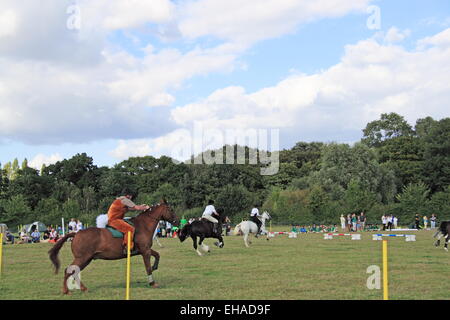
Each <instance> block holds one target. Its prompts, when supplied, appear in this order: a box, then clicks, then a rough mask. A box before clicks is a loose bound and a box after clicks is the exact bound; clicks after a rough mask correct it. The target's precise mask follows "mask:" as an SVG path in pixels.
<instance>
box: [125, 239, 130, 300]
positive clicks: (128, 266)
mask: <svg viewBox="0 0 450 320" xmlns="http://www.w3.org/2000/svg"><path fill="white" fill-rule="evenodd" d="M130 245H131V232H130V231H128V245H127V286H126V294H125V300H130V261H131V250H130Z"/></svg>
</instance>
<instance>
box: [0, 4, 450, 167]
mask: <svg viewBox="0 0 450 320" xmlns="http://www.w3.org/2000/svg"><path fill="white" fill-rule="evenodd" d="M102 1H103V0H98V3H102ZM62 2H63V4H58V5H55V7H53V8H50V7H42V8H41V7H39V8H35V7H33V6H35V5H34V4H32V2H30V1H25V2H24V3H22V4H17V3H15V2H14V1H9V0H8V1H6V3H5V4H2V5H1V6H3V8H0V9H3V10H0V12H1V11H3V12H4V14H3V16H2V15H1V14H0V26H2V25H1V24H2V23H3V24H4V25H3V29H4V30H7V31H8V30H11V31H10V32H9V33H8V32H6V33H5V32H4V33H3V34H2V33H0V70H3V71H0V116H1V117H3V119H6V118H10V120H9V121H8V122H4V123H2V122H1V121H0V126H1V127H3V130H2V129H0V163H1V164H2V165H3V164H5V163H6V162H8V161H12V160H13V159H14V158H18V159H19V161H22V160H23V159H24V158H27V159H28V160H29V161H30V160H34V162H33V164H35V165H36V166H39V165H40V164H41V163H43V162H44V163H51V162H54V161H56V160H58V159H62V158H70V157H71V156H73V155H75V154H76V153H81V152H86V153H87V154H88V155H89V156H91V157H93V158H94V163H95V164H97V165H99V166H101V165H107V166H112V165H113V164H115V163H118V162H120V161H121V160H124V159H126V158H127V157H128V156H136V155H147V154H150V155H154V156H160V155H161V154H167V155H170V150H171V148H174V147H176V146H175V144H177V143H178V144H179V143H182V142H180V141H181V140H180V139H181V137H182V136H183V132H186V131H181V130H188V131H189V130H191V128H192V125H193V123H194V122H196V121H202V122H204V123H206V124H207V125H208V126H212V127H217V128H225V127H226V126H231V127H232V126H236V127H239V128H242V127H243V126H244V127H245V126H246V123H248V127H249V128H266V129H271V128H278V129H280V138H281V140H280V147H281V148H290V147H292V146H293V144H294V143H295V142H297V141H313V140H315V141H338V142H353V141H357V140H359V139H360V138H361V130H362V129H363V125H364V124H366V123H367V121H370V120H375V119H377V116H379V114H380V113H381V112H398V113H400V114H402V115H404V116H405V117H406V118H407V119H408V120H409V121H415V119H417V118H418V117H420V116H423V115H424V114H426V115H430V116H433V117H435V118H442V117H444V116H448V114H449V112H447V110H448V107H447V106H445V102H447V101H448V100H446V98H448V97H449V96H450V95H447V93H448V92H449V90H448V88H446V87H444V88H440V84H442V79H443V78H445V74H444V71H445V68H447V65H450V63H445V62H450V60H446V59H448V58H449V54H448V47H447V45H448V43H450V40H449V42H447V40H448V39H447V38H446V36H447V33H445V31H446V30H448V28H449V27H450V4H449V2H448V1H444V0H442V1H438V0H435V1H426V2H425V1H418V0H417V1H405V0H401V1H400V0H397V1H369V0H361V1H359V4H357V5H355V7H354V8H352V7H351V6H349V8H348V9H347V10H344V9H342V11H339V10H337V11H336V10H335V9H334V8H328V7H327V6H326V5H323V6H319V5H317V7H316V8H314V11H313V12H314V13H311V17H309V16H308V15H306V16H303V15H302V14H303V11H302V10H303V9H302V8H303V7H301V6H300V7H299V9H296V8H297V7H298V6H296V4H295V3H296V1H290V3H288V2H289V1H287V0H286V1H280V3H281V4H280V5H278V8H277V9H280V8H279V7H280V6H283V5H286V7H287V8H294V9H292V10H290V9H286V10H282V8H281V9H280V10H279V12H278V13H277V15H275V14H274V16H273V17H271V16H270V14H264V15H262V16H261V18H260V19H259V18H258V17H254V16H253V15H250V14H249V19H248V20H249V21H250V22H248V21H246V19H245V17H244V19H243V20H239V18H236V25H235V26H233V28H230V26H229V22H228V24H227V23H225V22H226V20H224V21H225V22H224V23H223V24H220V23H221V19H220V18H221V17H222V16H226V15H227V12H224V11H223V10H225V9H224V8H226V9H229V10H230V12H229V14H230V16H231V17H233V14H234V13H233V12H232V11H231V10H236V8H239V7H236V8H233V3H234V2H233V1H230V2H229V3H231V4H229V5H226V6H225V7H223V6H220V5H218V4H217V3H219V2H220V1H212V0H199V1H196V2H195V1H177V2H170V1H169V0H160V1H155V2H154V3H153V4H152V5H153V6H160V7H161V8H166V7H167V8H169V9H170V10H169V9H168V10H161V12H160V11H159V9H160V8H156V7H152V8H149V10H151V9H152V10H153V13H152V14H149V15H148V16H145V15H143V14H142V11H143V8H141V9H140V8H127V7H126V8H124V7H121V6H123V5H122V4H117V5H116V6H115V5H110V8H111V9H110V10H101V12H100V11H99V9H98V8H97V7H96V6H95V5H93V4H92V3H93V2H95V0H94V1H92V2H87V1H81V0H80V1H78V2H72V1H70V2H69V1H67V2H66V3H64V1H62ZM144 2H145V1H144ZM202 2H203V6H202V8H206V9H201V10H200V9H198V8H197V7H195V5H196V3H197V4H198V3H202ZM249 2H251V1H249ZM297 2H298V3H299V4H301V2H304V1H302V0H298V1H297ZM344 2H345V1H343V3H344ZM357 2H358V1H355V3H357ZM71 3H76V4H77V5H78V6H79V7H80V9H81V13H82V15H81V18H82V19H83V20H81V21H82V22H83V23H84V24H82V27H81V29H80V30H79V31H76V32H78V33H77V34H76V37H77V41H78V43H77V44H74V43H73V41H72V42H70V41H69V40H68V37H67V32H68V31H67V30H64V31H61V32H60V33H58V32H55V33H54V34H55V38H54V39H45V40H44V36H43V40H42V41H41V42H36V43H37V44H36V45H35V47H31V48H26V47H24V46H22V42H25V41H26V39H27V37H30V35H29V34H28V33H27V32H25V31H26V30H27V29H28V28H31V27H32V26H30V25H29V24H31V23H32V22H31V21H33V19H25V18H26V17H28V18H30V17H31V18H32V17H33V14H37V13H36V10H38V12H39V10H44V11H45V10H49V12H48V13H47V12H39V13H40V14H48V15H49V17H50V18H49V19H48V21H46V22H45V24H43V25H42V26H41V29H42V30H43V31H42V32H43V34H45V29H46V28H49V29H50V30H54V28H60V25H61V21H64V20H65V19H67V13H66V10H64V8H65V7H67V6H68V5H69V4H71ZM109 3H114V1H111V2H109ZM255 3H256V2H255ZM262 3H263V4H262V6H264V5H265V4H264V1H263V2H262ZM293 3H294V4H293ZM324 3H326V1H325V2H324ZM334 3H336V4H339V1H338V0H337V1H334ZM104 4H106V3H104ZM106 5H109V4H106ZM369 5H376V6H378V7H379V8H380V10H381V11H380V12H381V29H380V30H369V29H368V28H367V25H366V22H367V19H368V17H369V14H368V13H367V12H366V11H365V8H367V7H368V6H369ZM267 6H274V2H273V1H267ZM347 6H348V4H347ZM217 8H219V9H220V10H219V9H217ZM157 9H158V10H157ZM96 10H97V11H96ZM125 10H128V11H127V13H128V14H127V15H126V16H125V15H122V16H121V12H124V11H125ZM202 10H210V13H211V15H210V16H214V14H220V15H219V16H218V19H216V20H218V21H214V20H213V19H210V20H208V21H207V19H205V21H201V19H202V18H199V17H202V15H201V14H202V13H204V12H203V11H202ZM214 10H218V12H215V11H214ZM295 10H299V11H298V12H299V15H298V18H297V17H296V16H295V14H292V11H295ZM274 11H276V10H274ZM155 12H156V13H155ZM254 12H259V11H258V10H256V9H255V11H254ZM316 12H319V14H317V16H315V15H316ZM245 13H246V12H245V11H243V14H242V15H244V14H245ZM249 13H252V10H250V11H249ZM2 17H3V20H2ZM130 17H131V19H130ZM21 18H22V19H21ZM250 18H252V19H253V18H254V20H252V19H250ZM256 18H258V19H256ZM199 19H200V21H199ZM265 19H267V21H265ZM296 19H297V20H296ZM2 21H3V22H2ZM284 23H285V25H286V26H287V25H289V27H284V25H283V24H284ZM205 26H206V27H205ZM272 26H273V28H272ZM89 27H92V28H93V29H92V30H96V31H95V32H90V31H88V30H87V29H88V28H89ZM94 27H95V29H94ZM83 28H85V29H83ZM102 28H103V29H102ZM168 28H169V29H170V30H172V29H173V30H174V33H173V34H172V36H170V37H169V38H161V36H160V35H158V34H156V33H155V30H167V29H168ZM252 28H253V29H252ZM258 28H260V29H262V28H265V29H266V33H267V36H265V34H264V32H262V33H261V32H259V30H258ZM278 29H280V30H281V31H277V32H274V34H271V32H272V30H278ZM98 30H101V32H100V31H98ZM173 30H172V31H173ZM71 32H72V31H71ZM59 36H60V37H61V39H63V40H62V41H61V39H60V38H58V37H59ZM36 37H39V34H37V35H36ZM433 37H435V38H433ZM97 39H101V41H98V40H97ZM421 39H422V40H423V39H427V40H423V42H424V43H426V45H428V46H434V48H430V49H429V50H431V51H429V52H427V51H426V50H428V49H426V48H418V42H419V41H422V40H421ZM2 42H3V43H4V44H5V43H8V44H10V45H9V48H6V46H5V45H4V46H2V45H1V43H2ZM375 43H376V45H375ZM75 45H76V46H75ZM148 45H151V47H152V49H151V50H149V49H148V48H147V49H148V50H144V48H145V47H147V46H148ZM348 46H351V48H352V50H349V47H348ZM11 47H12V49H11ZM372 47H373V49H370V50H379V53H374V55H375V56H376V57H380V56H382V55H383V54H386V55H387V56H389V55H390V54H392V57H394V58H393V59H391V60H389V59H386V60H382V61H381V60H380V61H375V62H373V61H366V60H364V53H366V56H367V51H365V50H367V48H372ZM46 48H48V49H49V50H51V51H52V52H56V53H55V55H57V54H58V52H61V55H63V54H64V57H56V58H54V57H52V58H48V59H43V58H42V56H41V55H38V54H36V55H35V56H34V55H33V53H34V52H39V51H41V50H45V49H46ZM224 48H225V49H224ZM21 50H27V53H26V56H25V57H24V53H23V52H22V51H21ZM435 51H438V53H439V54H436V53H435ZM67 52H69V53H73V54H67ZM104 52H107V53H106V54H104ZM430 54H432V55H430ZM52 56H53V55H52ZM75 56H76V57H77V58H75ZM92 56H96V57H100V56H101V58H100V59H99V61H100V63H97V64H96V63H95V62H93V61H94V60H95V59H91V58H90V57H92ZM427 56H430V57H432V58H433V59H436V60H435V61H436V63H437V64H438V65H439V64H442V68H441V69H442V73H440V71H439V68H436V70H434V69H433V70H430V69H431V68H430V67H427V65H426V63H427V62H426V57H427ZM397 58H398V59H399V60H398V62H396V61H395V59H397ZM83 59H86V60H85V61H84V60H83ZM408 59H411V61H415V60H416V59H423V63H422V62H421V60H419V62H418V67H417V70H412V69H414V68H412V69H411V64H409V65H407V64H405V65H404V66H403V65H402V64H403V62H404V61H407V60H408ZM430 59H431V58H430ZM428 63H431V62H428ZM340 64H343V66H342V68H341V67H339V68H338V67H337V66H339V65H340ZM86 65H87V67H86ZM372 65H376V66H377V67H379V71H376V73H377V74H375V73H374V72H373V71H370V70H369V69H370V66H372ZM2 66H10V68H11V70H5V69H2ZM396 66H399V67H398V68H399V69H398V70H397V69H396V70H395V71H392V72H393V75H388V74H386V72H385V71H386V70H392V69H393V68H397V67H396ZM13 68H14V69H13ZM358 68H359V69H358ZM22 69H23V71H22V72H20V70H22ZM335 69H338V70H335ZM341 69H342V70H341ZM25 70H31V71H28V72H27V71H25ZM351 72H356V73H359V72H360V73H361V75H362V76H361V78H362V80H361V82H362V83H361V88H359V89H357V90H356V89H355V90H354V87H353V86H352V84H351V82H349V83H346V79H347V78H348V75H349V74H351ZM378 72H379V73H378ZM402 72H404V74H405V77H404V78H405V79H407V78H408V75H409V74H411V73H413V74H415V75H416V76H417V77H418V79H427V81H429V84H430V87H431V88H433V89H424V88H423V85H422V84H421V83H420V81H418V82H417V83H413V81H411V83H410V82H408V83H406V82H405V81H406V80H399V79H397V76H398V78H400V76H399V75H401V74H402ZM339 77H342V81H340V80H338V79H339ZM379 77H386V79H387V80H386V81H393V82H392V89H391V88H385V89H383V90H381V89H380V90H375V89H373V90H372V89H371V90H369V89H367V88H372V87H375V88H376V87H378V86H379V83H377V81H379V79H380V78H379ZM394 77H395V79H394ZM10 79H12V80H10ZM287 79H290V80H289V81H288V84H286V80H287ZM377 79H378V80H377ZM402 79H403V78H402ZM355 81H356V80H355ZM22 83H25V85H24V86H23V87H21V84H22ZM427 83H428V82H427ZM358 84H359V82H358ZM2 88H4V90H3V91H2ZM237 88H238V89H237ZM265 88H268V89H270V94H269V95H268V94H266V93H265V91H264V89H265ZM303 88H305V89H303ZM296 90H297V91H298V92H297V91H296ZM330 90H331V93H330ZM436 90H437V91H436ZM369 91H370V92H369ZM310 92H316V93H317V94H316V95H314V97H310V96H309V94H310ZM336 92H337V93H336ZM411 97H415V98H414V101H419V102H420V101H429V99H430V97H433V98H435V99H436V105H435V106H431V107H429V108H428V109H425V107H424V106H423V105H422V106H421V105H419V102H417V103H418V105H411V101H412V98H411ZM78 99H79V100H78ZM267 99H272V100H270V101H282V102H276V103H274V105H273V107H272V106H269V107H267V101H269V100H267ZM348 99H350V100H351V101H350V100H348ZM410 99H411V100H410ZM74 101H77V102H74ZM323 101H326V102H323ZM442 102H444V104H443V103H442ZM241 103H242V107H240V104H241ZM279 103H280V104H282V105H277V104H279ZM324 103H325V104H324ZM230 104H231V105H230ZM159 105H163V106H164V108H161V107H160V108H155V107H156V106H159ZM330 105H331V106H332V107H330ZM283 108H285V109H283ZM347 108H348V109H347ZM421 108H422V109H421ZM2 109H3V110H2ZM280 110H281V111H280ZM163 112H164V113H163ZM230 113H231V115H230ZM334 113H336V114H334ZM347 113H348V114H350V115H352V118H350V119H349V120H348V121H350V122H352V123H351V124H345V123H343V122H345V120H343V119H345V115H346V114H347ZM283 115H285V116H286V121H284V120H283ZM278 117H280V118H278ZM272 120H273V121H272ZM4 121H6V120H4ZM246 121H247V122H246ZM284 122H286V125H284ZM412 124H414V123H412ZM49 128H51V130H48V129H49ZM47 130H48V131H47ZM80 132H83V134H80ZM80 141H87V142H86V143H80Z"/></svg>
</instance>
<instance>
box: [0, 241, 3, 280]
mask: <svg viewBox="0 0 450 320" xmlns="http://www.w3.org/2000/svg"><path fill="white" fill-rule="evenodd" d="M2 253H3V233H0V276H1V275H2V264H3V261H2V258H3V255H2Z"/></svg>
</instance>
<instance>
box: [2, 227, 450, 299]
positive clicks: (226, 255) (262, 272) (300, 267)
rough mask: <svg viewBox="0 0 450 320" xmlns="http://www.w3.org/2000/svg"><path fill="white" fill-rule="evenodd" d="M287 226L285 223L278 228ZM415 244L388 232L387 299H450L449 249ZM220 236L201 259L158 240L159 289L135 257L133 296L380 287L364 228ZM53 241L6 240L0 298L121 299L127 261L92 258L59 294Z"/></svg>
mask: <svg viewBox="0 0 450 320" xmlns="http://www.w3.org/2000/svg"><path fill="white" fill-rule="evenodd" d="M282 229H285V230H287V228H279V230H280V231H281V230H282ZM414 234H416V237H417V241H416V242H405V240H404V239H403V238H389V239H388V241H389V243H388V245H389V292H390V299H420V300H429V299H450V289H449V287H448V283H447V280H448V278H449V277H450V268H449V267H450V253H447V252H445V251H444V250H443V249H442V246H441V247H440V248H439V249H437V248H435V247H434V246H433V239H432V235H433V232H432V231H423V230H421V231H418V232H414ZM252 240H253V244H252V246H251V248H245V246H244V243H243V239H242V237H237V236H228V237H225V247H224V248H223V249H219V248H217V247H215V246H214V245H213V242H214V241H215V240H214V239H207V240H206V241H205V243H206V244H208V245H209V246H210V247H211V252H210V253H209V254H207V255H205V256H203V257H199V256H198V255H197V254H196V252H195V251H194V250H193V248H192V241H191V240H190V239H187V240H186V241H185V242H183V243H180V241H179V240H178V239H162V240H161V242H162V243H163V245H164V248H159V247H158V246H156V245H155V247H154V249H156V250H157V251H159V253H160V254H161V261H160V266H159V269H158V270H157V271H155V273H154V278H155V279H156V280H157V282H158V283H159V284H160V286H161V288H159V289H151V288H149V287H148V285H147V281H146V280H147V277H146V273H145V269H144V264H143V261H142V258H141V257H140V256H136V257H133V258H132V271H131V299H151V300H180V299H183V300H200V299H201V300H246V299H251V300H253V299H257V300H263V299H266V300H279V299H283V300H309V299H319V300H323V299H326V300H335V299H337V300H355V299H358V300H374V299H375V300H376V299H382V291H381V290H369V289H368V288H367V286H366V281H367V278H368V277H369V276H370V274H367V273H366V270H367V267H369V266H370V265H378V266H380V267H381V266H382V256H381V241H373V240H372V236H371V233H363V234H362V240H361V241H352V240H350V239H348V238H340V239H333V240H324V239H323V235H322V234H307V235H299V237H298V238H297V239H289V238H288V237H287V235H278V236H276V237H275V238H271V239H270V241H266V240H265V238H259V239H252ZM50 247H51V245H50V244H47V243H41V244H21V245H4V246H3V248H4V250H3V258H4V260H3V272H2V275H1V278H0V299H2V300H7V299H15V300H16V299H19V300H37V299H39V300H40V299H42V300H48V299H51V300H76V299H83V300H103V299H107V300H114V299H124V298H125V273H126V260H118V261H103V260H97V261H93V262H92V263H91V264H90V265H89V266H88V267H87V268H86V269H85V270H84V271H83V272H82V275H81V278H82V281H83V282H84V284H85V285H86V286H87V287H88V289H89V291H88V292H87V293H82V292H80V291H74V292H73V294H72V295H70V296H63V295H62V294H61V287H62V273H60V274H58V275H54V273H53V269H52V265H51V263H50V261H49V259H48V255H47V251H48V250H49V248H50ZM60 259H61V262H62V270H63V269H64V268H65V267H66V266H68V265H69V264H70V263H71V262H72V255H71V249H70V243H66V245H65V246H64V247H63V249H62V250H61V252H60Z"/></svg>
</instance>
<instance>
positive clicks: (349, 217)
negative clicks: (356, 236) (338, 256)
mask: <svg viewBox="0 0 450 320" xmlns="http://www.w3.org/2000/svg"><path fill="white" fill-rule="evenodd" d="M347 230H348V232H350V231H352V215H351V214H350V213H349V214H348V215H347Z"/></svg>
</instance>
